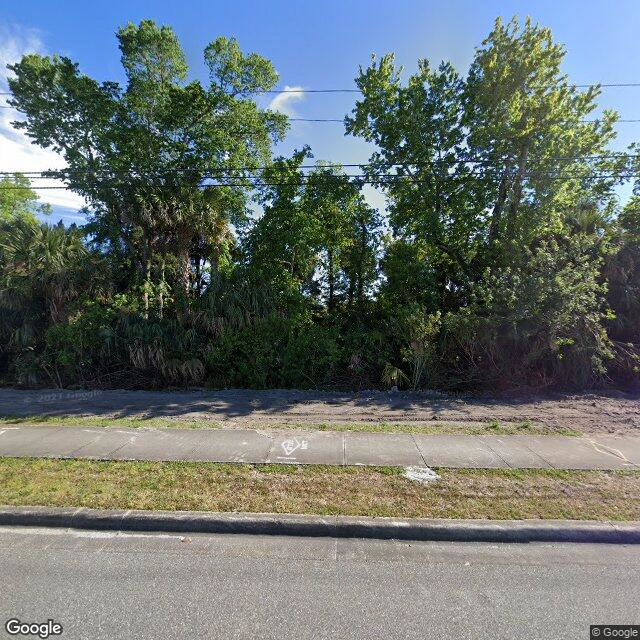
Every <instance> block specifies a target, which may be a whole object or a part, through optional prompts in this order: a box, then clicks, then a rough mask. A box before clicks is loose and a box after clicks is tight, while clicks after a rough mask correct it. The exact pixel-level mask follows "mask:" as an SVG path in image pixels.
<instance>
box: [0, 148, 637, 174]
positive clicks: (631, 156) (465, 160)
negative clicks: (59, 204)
mask: <svg viewBox="0 0 640 640" xmlns="http://www.w3.org/2000/svg"><path fill="white" fill-rule="evenodd" d="M607 159H612V160H615V159H625V160H636V159H640V154H637V153H626V152H619V153H601V154H595V155H584V156H582V155H576V156H549V157H548V158H546V160H552V161H559V162H573V161H577V160H585V161H592V160H607ZM437 164H446V165H455V164H478V165H485V166H486V165H496V166H498V165H499V164H500V162H499V160H491V159H488V158H478V157H460V158H452V159H451V160H446V159H440V160H438V159H434V160H432V161H421V162H394V163H391V164H389V165H388V167H389V168H403V167H432V166H434V165H437ZM375 166H377V165H376V164H375V163H369V162H360V163H339V162H336V163H329V164H327V165H324V166H323V165H317V164H303V165H299V166H298V167H294V168H293V169H294V170H312V169H317V170H322V169H325V168H333V167H338V168H348V169H353V168H365V167H375ZM283 168H284V169H287V167H286V165H285V166H284V167H283ZM269 169H277V165H275V164H273V165H269V166H258V167H248V166H243V167H235V168H229V169H220V171H216V172H212V173H203V175H204V176H206V177H238V176H239V174H241V172H256V171H266V170H269ZM69 172H73V173H77V172H80V173H96V177H105V176H106V177H110V176H114V175H131V172H130V171H124V170H123V171H103V172H100V171H97V172H94V171H93V170H91V169H82V170H81V171H78V170H76V171H72V170H70V169H47V170H43V171H0V176H2V175H5V176H12V175H15V174H20V175H23V176H25V177H29V178H32V179H40V178H42V179H48V180H52V179H59V177H60V176H58V175H55V174H64V173H69ZM167 173H197V171H196V170H194V169H172V170H170V171H168V172H167ZM47 174H49V175H47ZM392 175H395V174H392Z"/></svg>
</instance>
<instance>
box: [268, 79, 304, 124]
mask: <svg viewBox="0 0 640 640" xmlns="http://www.w3.org/2000/svg"><path fill="white" fill-rule="evenodd" d="M302 100H304V90H303V88H302V87H290V86H289V85H285V87H284V91H283V92H281V93H279V94H277V95H276V96H275V98H274V99H273V100H272V101H271V102H270V103H269V109H272V110H273V111H280V112H281V113H284V114H286V115H288V116H289V117H290V118H291V117H294V116H296V115H297V114H296V112H295V109H294V108H293V106H292V103H293V102H301V101H302Z"/></svg>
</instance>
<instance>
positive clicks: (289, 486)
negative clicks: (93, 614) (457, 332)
mask: <svg viewBox="0 0 640 640" xmlns="http://www.w3.org/2000/svg"><path fill="white" fill-rule="evenodd" d="M402 471H403V470H402V469H398V468H395V467H326V466H321V465H308V466H296V465H237V464H236V465H229V464H207V463H195V462H98V461H90V460H43V459H26V458H2V459H1V460H0V503H1V504H5V505H46V506H57V507H71V506H74V507H90V508H98V509H154V510H156V509H162V510H181V511H246V512H258V513H265V512H266V513H313V514H327V515H363V516H386V517H393V516H395V517H402V518H489V519H497V520H499V519H522V518H550V519H564V518H569V519H574V520H638V519H640V475H639V472H637V471H557V470H548V469H539V470H523V469H521V470H513V469H511V470H491V471H487V470H471V469H459V470H447V469H439V470H438V473H439V474H440V476H441V479H440V480H438V481H437V482H434V483H431V484H429V485H427V486H423V485H420V484H418V483H416V482H414V481H412V480H408V479H407V478H405V477H403V476H402Z"/></svg>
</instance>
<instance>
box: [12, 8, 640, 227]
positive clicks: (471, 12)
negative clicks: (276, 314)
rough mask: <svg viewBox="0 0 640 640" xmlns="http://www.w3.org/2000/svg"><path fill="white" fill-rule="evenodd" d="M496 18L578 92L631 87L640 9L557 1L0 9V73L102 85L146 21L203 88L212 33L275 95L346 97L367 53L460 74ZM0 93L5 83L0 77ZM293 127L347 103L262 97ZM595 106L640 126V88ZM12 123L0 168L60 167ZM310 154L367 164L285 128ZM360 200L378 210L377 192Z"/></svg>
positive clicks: (52, 196)
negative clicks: (46, 68)
mask: <svg viewBox="0 0 640 640" xmlns="http://www.w3.org/2000/svg"><path fill="white" fill-rule="evenodd" d="M498 15H502V16H504V17H506V18H509V17H510V16H512V15H519V16H522V17H524V16H526V15H531V16H532V17H533V18H534V19H535V20H537V21H538V22H540V23H542V24H544V25H547V26H550V27H551V28H552V30H553V33H554V36H555V38H556V40H558V41H559V42H562V43H564V44H565V45H566V47H567V50H568V53H567V58H566V62H565V71H566V72H567V73H568V74H569V76H570V78H571V79H572V80H573V81H574V82H576V83H577V84H586V83H592V82H602V83H610V82H614V83H615V82H640V39H639V38H638V25H639V24H640V1H638V0H613V1H611V2H602V1H601V0H598V1H595V0H582V1H577V0H562V1H558V0H555V1H548V0H539V1H536V2H533V1H531V0H530V1H529V2H524V1H517V0H512V1H509V0H501V1H496V0H483V1H478V0H476V1H475V2H474V1H471V0H437V1H436V0H433V1H429V0H422V1H412V0H393V1H390V0H367V1H364V0H323V2H311V1H310V0H297V1H293V0H290V1H288V2H285V1H283V0H277V1H275V0H262V1H254V0H235V1H231V0H230V1H226V2H222V1H215V0H208V1H204V0H203V1H195V0H182V1H181V2H175V0H172V1H168V0H153V1H151V0H129V1H128V2H127V1H124V0H109V1H105V0H93V1H92V2H91V1H87V0H82V1H79V0H64V1H62V2H51V0H46V1H45V0H24V1H23V2H4V3H2V5H1V6H0V63H1V64H2V67H3V68H4V65H5V64H6V63H7V62H11V61H14V60H15V59H16V58H18V57H19V56H20V55H21V54H23V53H25V52H27V51H39V52H42V53H60V54H64V55H67V56H69V57H71V58H73V59H74V60H76V61H78V62H79V63H80V66H81V69H82V71H83V72H85V73H87V74H89V75H91V76H94V77H96V78H98V79H100V80H105V79H114V80H122V77H123V74H122V69H121V67H120V62H119V52H118V49H117V45H116V41H115V37H114V32H115V31H116V29H117V28H118V27H119V26H121V25H123V24H125V23H126V22H128V21H133V22H138V21H139V20H141V19H143V18H151V19H153V20H155V21H156V22H159V23H162V24H169V25H171V26H172V27H173V28H174V30H175V31H176V33H177V34H178V36H179V38H180V40H181V42H182V44H183V46H184V48H185V51H186V53H187V58H188V61H189V64H190V65H191V69H192V76H193V77H200V78H203V79H204V66H203V63H202V51H203V49H204V47H205V46H206V45H207V43H208V42H210V41H211V40H213V39H214V38H216V37H217V36H218V35H226V36H235V37H236V38H237V39H238V40H239V42H240V46H241V47H242V49H243V50H245V51H256V52H258V53H260V54H262V55H264V56H266V57H268V58H270V59H271V60H272V61H273V63H274V64H275V67H276V69H277V70H278V72H279V74H280V84H279V88H285V87H303V88H307V89H314V88H315V89H323V88H335V87H339V88H342V87H346V88H349V87H353V78H354V77H355V75H356V74H357V71H358V67H359V65H367V64H368V62H369V60H370V56H371V54H372V53H377V54H383V53H387V52H390V51H393V52H395V53H396V56H397V60H398V62H399V63H400V64H402V65H404V66H405V68H406V70H407V72H411V71H412V70H413V69H415V66H416V61H417V59H418V58H428V59H429V60H431V61H433V62H435V63H437V62H439V61H440V60H442V59H446V60H450V61H451V62H452V63H453V64H454V65H455V66H456V67H457V68H458V69H459V70H460V71H462V72H464V71H466V69H467V67H468V65H469V63H470V61H471V59H472V56H473V52H474V48H475V47H476V46H477V45H479V44H480V42H481V41H482V39H483V38H484V37H485V36H486V35H487V34H488V32H489V31H490V29H491V25H492V23H493V21H494V19H495V18H496V17H497V16H498ZM0 87H2V88H0V91H3V90H6V89H5V88H4V87H6V83H5V82H4V80H3V78H2V74H1V72H0ZM271 100H275V105H276V106H278V107H279V108H281V109H283V110H285V111H286V112H287V113H289V114H290V115H293V116H297V117H303V118H342V117H343V116H344V115H345V113H347V112H348V111H350V109H351V107H352V105H353V102H354V100H355V96H354V95H353V94H307V95H305V96H300V95H298V94H283V95H280V96H276V97H275V98H274V96H269V97H265V98H264V99H263V100H262V102H263V104H265V105H267V104H269V102H270V101H271ZM0 103H1V101H0ZM600 103H601V105H602V106H606V107H611V108H615V109H617V110H618V111H619V112H620V115H621V117H622V118H627V119H633V118H637V119H640V87H638V88H610V89H606V90H605V91H604V93H603V95H602V97H601V100H600ZM14 118H15V113H12V110H10V109H0V170H2V171H13V170H22V171H33V170H42V169H47V168H51V167H56V166H61V160H60V159H59V158H57V157H56V156H55V155H54V154H53V153H52V152H50V151H46V150H41V149H37V148H35V147H33V146H32V145H29V143H28V142H27V141H26V140H25V139H24V137H22V136H21V135H19V134H16V132H14V131H12V130H11V127H10V125H9V122H10V120H12V119H14ZM618 131H619V138H618V140H617V141H616V142H615V143H614V144H613V145H612V148H615V149H624V148H625V147H626V146H627V145H628V144H629V143H630V142H633V141H635V140H640V123H633V124H632V123H629V124H622V123H621V124H619V125H618ZM305 143H308V144H310V145H311V147H312V150H313V152H314V154H315V157H316V158H317V159H325V160H332V161H335V162H343V163H349V164H350V163H357V162H363V161H365V160H366V158H367V156H368V153H369V148H368V146H367V145H366V144H365V143H363V142H362V141H359V140H355V139H353V138H350V137H345V136H344V132H343V128H342V126H341V125H340V124H331V123H294V125H293V127H292V129H291V131H290V133H289V136H288V138H287V140H286V141H285V142H284V143H283V144H282V145H280V147H279V148H278V152H280V153H285V154H286V153H289V152H290V151H291V150H292V149H293V148H296V147H298V148H299V147H301V146H302V145H303V144H305ZM40 194H41V197H42V199H43V200H45V201H49V202H51V203H52V204H53V205H54V214H53V215H52V217H51V221H52V222H55V221H57V220H58V219H60V218H63V219H64V220H65V222H72V221H76V222H79V221H80V220H79V219H78V214H77V208H78V207H79V206H80V205H81V202H80V201H79V200H78V198H77V197H76V196H75V195H73V194H69V193H65V192H63V191H41V192H40ZM368 197H369V199H370V200H371V201H372V202H373V203H374V204H376V205H377V206H380V207H382V206H383V204H384V201H383V199H382V197H381V196H380V195H379V194H375V193H369V194H368Z"/></svg>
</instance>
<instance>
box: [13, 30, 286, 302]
mask: <svg viewBox="0 0 640 640" xmlns="http://www.w3.org/2000/svg"><path fill="white" fill-rule="evenodd" d="M117 37H118V41H119V44H120V50H121V52H122V64H123V67H124V69H125V72H126V75H127V85H126V87H125V88H122V87H120V86H119V85H118V84H117V83H115V82H102V83H99V82H97V81H96V80H93V79H92V78H89V77H88V76H86V75H84V74H82V73H81V72H80V70H79V67H78V65H77V64H76V63H74V62H72V61H71V60H69V59H68V58H65V57H59V56H53V57H44V56H40V55H37V54H29V55H27V56H25V57H24V58H23V59H22V60H21V61H20V62H18V63H16V64H15V65H12V66H11V69H12V71H13V72H14V73H15V78H12V79H11V80H10V86H11V90H12V92H13V98H12V100H11V103H12V104H13V106H15V107H16V108H18V109H19V110H20V111H21V112H23V113H24V114H25V115H26V119H25V120H24V121H23V122H17V123H15V125H16V127H18V128H21V129H24V130H25V131H26V133H27V135H29V136H30V137H31V138H32V139H33V141H34V142H35V143H37V144H39V145H41V146H43V147H53V148H54V149H55V150H56V151H58V152H60V153H62V155H63V156H64V158H65V160H66V161H67V164H68V167H67V169H65V170H64V171H58V172H51V175H55V176H56V177H60V178H62V179H63V180H65V182H66V183H67V184H68V185H69V187H70V188H71V189H73V190H74V191H76V192H78V193H80V194H81V195H83V196H84V197H85V198H87V200H88V202H89V205H90V208H91V210H92V211H93V214H94V226H93V228H92V229H90V230H91V231H94V232H95V233H96V234H97V237H99V238H101V239H104V240H105V241H107V242H109V243H124V245H125V246H126V247H128V252H129V253H131V254H132V255H134V256H135V264H136V265H137V269H138V272H139V273H140V274H141V277H142V279H143V280H146V281H148V280H149V279H150V278H151V267H152V265H153V264H154V256H156V255H160V256H161V259H160V260H158V261H156V262H158V263H159V264H161V265H162V270H163V271H164V268H165V267H166V268H167V269H168V270H169V271H171V273H172V276H173V277H172V279H173V284H174V288H175V290H176V293H178V294H180V292H182V295H183V296H185V295H189V291H190V288H191V283H192V280H193V273H192V271H191V264H192V261H191V258H192V254H193V251H194V248H197V247H198V246H201V247H210V246H211V245H212V244H213V245H215V244H216V243H220V242H224V243H226V242H227V235H228V233H227V229H228V225H229V224H230V223H232V222H238V221H240V220H242V219H243V218H244V216H245V215H246V210H247V187H248V186H250V184H251V182H250V180H249V178H250V177H251V175H252V174H253V173H254V172H255V170H256V169H257V168H258V167H260V166H262V165H264V164H265V163H267V162H268V161H269V160H270V150H271V144H272V142H274V141H277V140H279V139H280V137H281V136H282V135H283V133H284V131H285V129H286V116H284V115H283V114H280V113H275V112H272V111H268V110H263V109H260V108H259V107H258V106H257V104H256V102H255V101H254V100H253V96H254V95H255V94H256V93H257V92H260V91H263V90H267V89H270V88H272V87H273V86H274V84H275V82H276V81H277V74H276V72H275V70H274V69H273V66H272V65H271V63H270V62H269V61H267V60H265V59H264V58H262V57H261V56H259V55H257V54H253V53H252V54H249V55H245V54H243V53H242V52H241V51H240V49H239V46H238V44H237V42H236V41H235V40H233V39H231V40H229V39H226V38H218V39H217V40H215V41H213V42H212V43H211V44H209V45H208V46H207V47H206V49H205V53H204V58H205V63H206V65H207V68H208V70H209V82H208V84H207V85H205V86H203V84H201V83H200V82H199V81H197V80H194V81H191V82H187V80H186V76H187V65H186V62H185V57H184V53H183V51H182V49H181V47H180V44H179V42H178V40H177V38H176V36H175V34H174V33H173V31H172V30H171V29H170V28H169V27H166V26H163V27H159V26H157V25H156V24H155V23H154V22H152V21H150V20H144V21H142V22H141V23H140V24H139V25H137V26H136V25H133V24H129V25H127V26H126V27H123V28H122V29H120V30H119V31H118V34H117ZM198 238H201V239H203V240H204V241H203V242H197V239H198ZM172 255H175V260H171V259H170V258H171V256H172ZM210 257H211V256H205V257H204V258H205V260H207V259H209V258H210Z"/></svg>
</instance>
